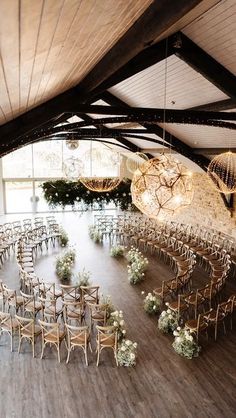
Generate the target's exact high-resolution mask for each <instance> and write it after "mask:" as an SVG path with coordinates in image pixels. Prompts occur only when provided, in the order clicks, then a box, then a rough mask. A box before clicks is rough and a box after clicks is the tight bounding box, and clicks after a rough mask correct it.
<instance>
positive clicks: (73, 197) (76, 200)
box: [41, 179, 137, 210]
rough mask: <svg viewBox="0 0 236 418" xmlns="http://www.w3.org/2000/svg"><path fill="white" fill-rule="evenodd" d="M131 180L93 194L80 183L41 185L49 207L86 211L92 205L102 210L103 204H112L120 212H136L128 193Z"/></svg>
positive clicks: (48, 183) (61, 182) (53, 182)
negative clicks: (118, 208) (70, 207)
mask: <svg viewBox="0 0 236 418" xmlns="http://www.w3.org/2000/svg"><path fill="white" fill-rule="evenodd" d="M130 185H131V180H129V179H123V180H122V181H121V183H120V184H119V185H118V186H117V187H116V188H115V189H113V190H111V191H110V192H99V193H98V192H93V191H90V190H88V189H87V188H86V187H85V186H84V185H83V184H82V183H81V182H80V181H78V182H74V181H69V180H63V179H61V180H54V181H45V182H44V183H42V184H41V187H42V189H43V193H44V198H45V200H46V201H47V203H48V204H49V206H50V207H52V208H55V207H56V206H61V207H63V208H64V207H65V206H66V205H70V206H72V208H73V209H77V208H78V209H80V210H88V209H91V207H92V205H93V204H96V205H97V206H98V208H99V209H103V206H104V204H108V203H111V202H113V203H114V204H115V206H116V207H117V206H119V207H120V209H121V210H128V209H131V210H137V208H136V207H135V206H134V205H132V197H131V192H130Z"/></svg>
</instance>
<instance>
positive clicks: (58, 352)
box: [57, 344, 61, 363]
mask: <svg viewBox="0 0 236 418" xmlns="http://www.w3.org/2000/svg"><path fill="white" fill-rule="evenodd" d="M57 357H58V361H59V363H60V362H61V357H60V344H58V346H57Z"/></svg>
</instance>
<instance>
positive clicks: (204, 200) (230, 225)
mask: <svg viewBox="0 0 236 418" xmlns="http://www.w3.org/2000/svg"><path fill="white" fill-rule="evenodd" d="M193 185H194V196H193V201H192V203H191V205H190V206H188V207H186V208H183V209H182V210H181V211H179V212H178V213H176V214H175V215H174V216H173V218H174V219H175V220H176V221H180V222H183V223H189V224H200V225H204V226H208V227H210V228H214V229H217V230H219V231H222V232H224V233H226V234H229V235H231V236H233V237H234V238H235V239H236V202H234V203H235V207H234V212H233V213H232V214H231V213H230V211H229V210H228V209H227V208H226V207H225V205H224V202H223V200H222V198H221V196H220V194H219V193H218V192H217V191H215V190H214V188H213V187H212V182H211V180H210V179H209V178H208V176H207V175H206V174H200V173H194V175H193ZM235 200H236V198H235V199H234V201H235ZM231 215H232V216H231Z"/></svg>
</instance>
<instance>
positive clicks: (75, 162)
mask: <svg viewBox="0 0 236 418" xmlns="http://www.w3.org/2000/svg"><path fill="white" fill-rule="evenodd" d="M62 170H63V173H64V175H65V177H66V178H68V179H70V180H76V181H77V180H78V178H79V177H80V176H81V175H82V173H83V170H84V164H83V162H82V161H81V160H79V158H75V157H70V158H67V159H66V160H64V161H63V166H62Z"/></svg>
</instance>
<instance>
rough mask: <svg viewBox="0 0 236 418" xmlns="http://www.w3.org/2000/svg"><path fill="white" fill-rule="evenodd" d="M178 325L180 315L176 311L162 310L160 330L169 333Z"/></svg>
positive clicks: (159, 321) (159, 322) (159, 320)
mask: <svg viewBox="0 0 236 418" xmlns="http://www.w3.org/2000/svg"><path fill="white" fill-rule="evenodd" d="M178 325H179V323H178V316H177V314H176V313H175V312H174V311H171V310H170V309H167V310H166V311H162V313H161V315H160V317H159V319H158V329H159V330H160V331H162V332H164V334H167V333H168V332H173V331H174V330H175V329H176V328H177V327H178Z"/></svg>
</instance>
